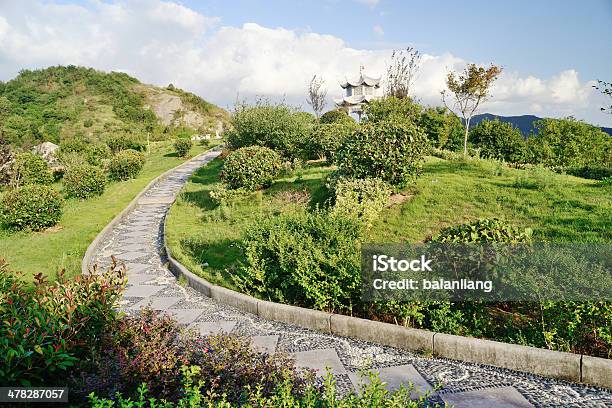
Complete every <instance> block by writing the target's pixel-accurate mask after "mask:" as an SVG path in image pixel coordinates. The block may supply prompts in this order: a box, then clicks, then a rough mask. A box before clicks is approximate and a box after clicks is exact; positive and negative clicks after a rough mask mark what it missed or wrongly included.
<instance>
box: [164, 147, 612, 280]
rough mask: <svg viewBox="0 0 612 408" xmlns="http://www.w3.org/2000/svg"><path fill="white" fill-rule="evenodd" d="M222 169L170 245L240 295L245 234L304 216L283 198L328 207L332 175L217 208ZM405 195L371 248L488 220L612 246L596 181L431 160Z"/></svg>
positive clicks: (179, 221)
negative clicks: (267, 220) (235, 275)
mask: <svg viewBox="0 0 612 408" xmlns="http://www.w3.org/2000/svg"><path fill="white" fill-rule="evenodd" d="M221 165H222V162H221V161H220V160H215V161H213V162H212V163H211V164H209V165H208V166H206V167H204V168H202V169H200V170H199V171H198V172H197V173H196V174H195V175H194V177H193V178H192V179H191V181H190V182H189V183H188V184H187V186H186V187H185V189H184V191H183V193H182V194H181V196H180V197H179V199H178V200H177V202H176V203H175V204H174V206H173V207H172V209H171V211H170V215H169V218H168V231H167V234H168V235H167V238H168V244H169V246H170V248H171V251H172V252H173V254H174V256H175V257H176V258H177V259H178V260H179V261H180V262H181V263H183V264H184V265H185V266H187V267H188V268H189V269H190V270H192V271H194V272H195V273H197V274H199V275H200V276H202V277H204V278H205V279H208V280H209V281H211V282H213V283H216V284H220V285H223V286H226V287H229V288H235V287H234V285H233V282H232V280H231V271H232V268H234V267H235V264H236V262H237V261H238V259H239V258H240V251H239V248H238V247H237V244H238V243H239V242H240V240H241V238H242V236H243V234H244V231H245V228H247V227H248V226H249V224H250V223H251V221H252V220H253V219H255V218H256V217H261V216H267V215H273V214H278V213H279V212H281V211H284V212H286V211H296V210H297V208H298V204H295V203H294V202H293V201H295V200H294V199H292V198H291V197H288V195H287V194H286V193H285V194H283V192H287V191H301V190H304V189H306V190H308V191H309V192H310V194H311V200H310V203H309V205H310V206H314V205H317V204H318V205H322V204H323V203H324V201H325V199H326V192H325V188H324V187H323V183H322V181H323V178H324V177H325V175H326V174H327V173H329V172H330V171H331V170H332V168H330V167H323V166H321V165H319V164H312V165H310V166H309V167H307V168H306V169H305V170H303V171H301V172H300V174H297V175H294V176H293V177H288V178H281V179H279V180H277V181H276V182H275V183H274V184H273V185H272V186H271V187H270V188H269V189H267V190H265V191H259V192H256V193H254V194H253V195H252V196H251V197H249V198H248V199H245V200H242V201H240V202H237V203H234V204H233V205H232V206H229V207H216V206H215V205H214V203H213V202H212V201H211V199H210V197H209V194H208V192H209V191H210V189H211V187H212V186H213V185H214V184H215V183H218V182H219V177H218V173H219V171H220V169H221ZM402 193H403V195H404V196H406V197H405V199H404V201H403V202H398V203H397V204H395V205H392V206H391V207H390V208H387V209H386V210H385V211H384V212H383V213H382V214H381V216H380V217H379V219H378V221H377V222H376V223H375V224H374V225H373V227H372V229H371V230H370V231H369V233H368V234H369V236H368V237H367V238H368V241H370V242H420V241H423V240H424V239H426V238H427V237H429V236H431V235H432V234H435V233H436V232H437V231H439V230H440V229H441V228H443V227H444V226H447V225H452V224H458V223H463V222H466V221H469V220H474V219H478V218H484V217H498V218H502V219H505V220H507V221H508V222H510V223H513V224H515V225H518V226H524V227H531V228H533V229H534V234H535V238H536V239H538V240H550V241H573V242H578V241H591V242H610V241H612V188H610V187H603V186H600V185H598V183H597V182H595V181H592V180H585V179H580V178H576V177H572V176H565V175H559V174H555V173H553V172H550V171H547V170H542V169H536V170H516V169H510V168H507V167H503V166H501V165H500V164H497V163H494V162H489V161H484V160H481V161H468V162H462V161H446V160H442V159H438V158H433V157H431V158H428V159H427V161H426V163H425V166H424V169H423V174H422V176H421V177H420V178H419V179H418V180H417V182H416V183H415V184H414V185H413V186H411V187H410V188H408V189H406V190H405V191H404V192H402ZM396 198H398V197H396ZM400 201H401V200H400Z"/></svg>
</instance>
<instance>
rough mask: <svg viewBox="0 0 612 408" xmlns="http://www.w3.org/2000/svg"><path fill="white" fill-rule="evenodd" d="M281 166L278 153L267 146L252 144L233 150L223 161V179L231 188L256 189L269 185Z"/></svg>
mask: <svg viewBox="0 0 612 408" xmlns="http://www.w3.org/2000/svg"><path fill="white" fill-rule="evenodd" d="M280 168H281V160H280V156H279V155H278V153H276V152H275V151H274V150H271V149H268V148H267V147H261V146H250V147H243V148H240V149H238V150H235V151H233V152H232V153H230V154H229V156H227V158H226V159H225V161H224V162H223V169H222V170H221V179H222V180H223V181H224V182H225V183H226V184H227V185H228V186H229V188H231V189H239V188H243V189H246V190H250V191H254V190H256V189H258V188H260V187H268V186H269V185H270V184H271V183H272V180H274V177H276V176H277V175H278V173H279V171H280Z"/></svg>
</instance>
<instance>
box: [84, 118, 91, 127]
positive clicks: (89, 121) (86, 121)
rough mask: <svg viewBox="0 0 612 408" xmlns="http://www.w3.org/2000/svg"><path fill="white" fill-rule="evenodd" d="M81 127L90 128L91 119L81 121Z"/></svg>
mask: <svg viewBox="0 0 612 408" xmlns="http://www.w3.org/2000/svg"><path fill="white" fill-rule="evenodd" d="M83 126H84V127H86V128H90V127H92V126H93V119H90V118H88V119H85V120H84V121H83Z"/></svg>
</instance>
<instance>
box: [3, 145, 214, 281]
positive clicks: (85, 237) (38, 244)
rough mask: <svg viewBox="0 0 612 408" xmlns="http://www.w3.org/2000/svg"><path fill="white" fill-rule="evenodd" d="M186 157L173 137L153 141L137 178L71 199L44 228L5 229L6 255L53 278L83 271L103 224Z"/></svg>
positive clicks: (17, 266)
mask: <svg viewBox="0 0 612 408" xmlns="http://www.w3.org/2000/svg"><path fill="white" fill-rule="evenodd" d="M206 149H208V148H205V147H202V146H199V145H197V144H196V145H194V147H193V148H192V150H191V152H190V153H191V155H196V154H198V153H200V152H202V151H204V150H206ZM184 161H185V159H182V158H179V157H177V155H176V153H174V149H173V147H172V143H171V142H155V143H151V149H150V152H148V153H147V161H146V163H145V166H144V168H143V170H142V171H141V173H140V174H139V175H138V177H137V178H136V179H133V180H129V181H125V182H114V183H111V184H109V185H108V186H107V188H106V191H105V192H104V194H103V195H102V196H100V197H96V198H93V199H89V200H85V201H81V200H76V199H69V200H66V203H65V206H64V214H63V216H62V219H61V221H60V223H59V224H58V225H57V226H56V227H53V228H51V229H49V230H47V231H42V232H11V231H6V230H2V229H0V258H4V259H6V260H7V261H8V262H9V264H10V267H11V269H13V270H17V271H22V272H24V274H25V277H26V279H31V277H32V276H33V275H34V274H36V273H39V272H42V273H44V274H46V275H48V276H49V279H51V280H52V279H55V278H56V277H57V273H58V272H59V271H60V270H62V269H66V273H67V275H69V276H74V275H77V274H79V273H80V272H81V259H82V258H83V255H84V254H85V251H86V250H87V246H88V245H89V244H90V243H91V241H93V239H94V238H95V237H96V235H97V234H98V233H99V232H100V231H101V230H102V228H104V226H106V225H107V224H108V223H109V222H110V221H111V220H112V219H113V218H114V217H115V215H117V214H118V213H119V212H120V211H121V210H122V209H123V208H125V207H126V206H127V205H128V203H129V202H130V201H131V200H132V199H133V198H134V197H135V196H136V195H137V194H138V193H139V192H140V191H141V190H142V189H143V188H144V187H145V186H146V185H147V184H148V183H149V182H150V181H151V180H153V179H154V178H155V177H157V176H158V175H160V174H161V173H163V172H164V171H166V170H168V169H171V168H172V167H175V166H177V165H179V164H181V163H183V162H184Z"/></svg>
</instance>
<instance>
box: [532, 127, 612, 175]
mask: <svg viewBox="0 0 612 408" xmlns="http://www.w3.org/2000/svg"><path fill="white" fill-rule="evenodd" d="M535 126H536V128H537V135H535V136H532V137H530V138H529V139H528V141H527V146H528V150H529V152H528V154H529V160H530V161H531V162H532V163H538V164H542V165H545V166H548V167H555V166H562V167H585V166H589V167H606V168H611V167H612V138H611V137H610V135H608V134H607V133H605V132H604V131H602V130H601V129H600V128H597V127H595V126H592V125H589V124H588V123H584V122H581V121H579V120H576V119H573V118H571V117H570V118H566V119H542V120H539V121H537V122H536V124H535Z"/></svg>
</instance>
